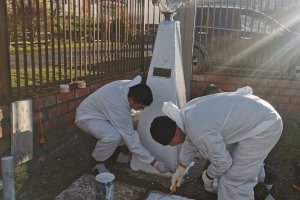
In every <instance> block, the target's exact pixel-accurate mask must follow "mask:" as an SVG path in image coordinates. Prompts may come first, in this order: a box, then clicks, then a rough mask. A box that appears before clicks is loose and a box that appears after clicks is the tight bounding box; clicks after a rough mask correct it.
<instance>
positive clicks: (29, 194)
mask: <svg viewBox="0 0 300 200" xmlns="http://www.w3.org/2000/svg"><path fill="white" fill-rule="evenodd" d="M284 127H285V128H284V133H283V136H282V137H281V139H280V141H279V143H278V144H277V146H276V147H275V149H273V151H272V152H271V154H270V156H269V157H268V158H267V160H266V163H267V164H268V165H269V166H271V167H272V168H274V169H276V170H277V171H278V174H279V176H278V178H277V181H276V182H275V186H274V190H273V195H274V196H275V198H276V199H278V200H295V199H300V192H296V191H294V190H293V189H292V188H291V185H292V184H293V183H294V182H295V168H294V163H295V161H297V159H300V128H299V125H298V124H297V123H295V122H286V123H285V124H284ZM75 135H76V137H75V138H76V139H75V140H74V142H73V144H72V145H70V146H68V147H65V148H64V149H63V152H60V153H59V154H58V155H57V156H53V158H52V159H50V160H48V159H47V161H43V162H42V163H40V164H39V167H35V168H34V170H31V169H26V167H24V166H23V167H18V168H17V169H16V173H17V174H18V176H17V177H16V184H17V186H16V187H17V196H18V197H17V199H20V200H47V199H54V198H55V196H57V195H58V194H60V193H61V192H62V191H63V190H65V189H66V188H68V187H69V186H70V185H71V184H72V183H73V182H74V181H75V180H76V179H78V178H79V177H81V176H82V175H83V174H85V173H91V169H92V168H93V167H94V165H95V163H94V162H93V161H91V160H92V159H91V152H92V150H93V147H94V144H95V140H94V139H91V138H90V137H89V136H87V135H86V134H84V133H82V132H80V131H78V132H77V133H76V134H75ZM117 153H118V152H115V154H114V155H113V156H112V158H110V159H109V160H108V161H106V162H105V166H106V167H107V168H108V169H109V171H111V172H112V173H114V174H115V176H116V181H117V182H118V183H120V184H128V185H130V186H132V187H133V188H134V187H137V188H142V190H140V192H139V193H138V195H134V194H133V196H131V197H129V198H128V197H124V199H145V198H146V197H147V195H148V194H149V192H151V191H161V192H165V193H168V192H169V187H170V178H169V177H162V176H158V175H152V174H146V173H143V172H136V171H132V170H131V169H130V166H129V165H127V164H119V163H116V162H115V158H116V155H117ZM28 171H30V173H28ZM189 176H190V177H191V178H187V179H186V180H185V182H184V184H183V185H182V186H181V187H180V188H178V190H177V192H176V194H177V195H180V196H185V197H187V198H193V199H199V200H215V199H217V198H216V195H215V194H211V193H208V192H206V191H205V190H204V189H203V186H202V185H203V183H202V181H201V178H200V177H201V174H200V173H199V172H196V171H191V174H190V175H189Z"/></svg>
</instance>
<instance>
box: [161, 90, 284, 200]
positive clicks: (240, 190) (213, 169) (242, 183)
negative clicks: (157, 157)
mask: <svg viewBox="0 0 300 200" xmlns="http://www.w3.org/2000/svg"><path fill="white" fill-rule="evenodd" d="M248 88H249V87H248ZM250 89H251V88H250ZM164 107H165V108H163V112H164V110H167V112H164V113H165V114H167V115H168V116H169V117H170V118H172V119H173V120H175V121H176V123H177V125H178V124H179V127H181V129H182V130H183V131H184V132H185V133H186V139H185V141H184V143H183V145H182V148H181V152H180V162H181V163H182V164H183V165H185V166H188V165H189V164H190V162H191V161H192V160H193V157H194V155H195V153H196V152H198V151H200V152H201V153H202V154H203V155H204V156H205V157H206V158H207V159H209V160H210V162H211V164H210V165H209V167H208V169H207V173H208V175H209V176H210V177H213V178H214V179H217V180H218V181H219V182H218V199H219V200H249V199H254V192H253V187H254V186H255V184H256V183H257V176H258V173H259V171H260V168H261V166H262V164H263V162H264V160H265V158H266V157H267V155H268V153H269V152H270V151H271V149H272V148H273V147H274V145H275V144H276V143H277V141H278V140H279V138H280V136H281V133H282V120H281V117H280V115H279V114H278V113H277V112H276V110H275V109H274V108H273V107H272V106H271V105H270V104H269V103H268V102H266V101H264V100H262V99H260V98H259V97H257V96H254V95H252V94H249V93H247V92H245V93H243V92H224V93H218V94H213V95H208V96H204V97H199V98H196V99H194V100H192V101H190V102H188V103H187V104H186V105H185V106H184V107H183V108H182V109H181V110H179V115H178V114H176V112H174V110H173V112H168V110H169V109H168V108H167V107H168V106H167V105H164ZM169 111H170V110H169ZM176 115H177V117H176ZM178 116H180V117H178ZM180 121H181V122H180ZM227 145H231V146H232V145H233V146H234V148H233V149H232V151H230V152H229V150H227V148H226V146H227Z"/></svg>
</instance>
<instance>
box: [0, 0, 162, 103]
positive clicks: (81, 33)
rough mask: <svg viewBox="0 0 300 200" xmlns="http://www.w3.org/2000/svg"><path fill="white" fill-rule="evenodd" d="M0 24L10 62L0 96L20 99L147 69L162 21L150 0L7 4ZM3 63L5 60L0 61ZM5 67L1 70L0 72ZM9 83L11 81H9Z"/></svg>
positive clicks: (35, 0)
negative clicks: (61, 85)
mask: <svg viewBox="0 0 300 200" xmlns="http://www.w3.org/2000/svg"><path fill="white" fill-rule="evenodd" d="M1 4H2V5H3V8H0V9H1V11H3V12H4V13H5V15H3V16H1V19H0V21H1V22H6V23H5V24H3V25H1V26H2V28H3V26H5V27H4V29H6V30H7V32H4V33H3V34H2V36H3V37H2V38H1V37H0V40H2V41H4V44H6V45H7V52H8V55H9V62H7V65H5V66H4V67H5V68H7V71H6V73H7V74H1V75H0V77H1V82H2V84H1V85H0V88H1V90H2V92H0V96H1V97H2V98H3V97H5V98H14V97H17V98H21V97H22V96H30V95H33V94H34V93H40V92H47V91H49V90H53V88H55V87H57V86H58V85H59V84H60V83H72V82H73V81H77V80H83V79H84V80H86V81H91V80H93V79H101V78H104V77H106V76H113V75H116V74H120V73H126V72H129V71H133V70H143V69H144V68H145V67H147V66H148V65H149V61H150V58H151V55H152V48H153V43H154V40H155V32H156V29H157V24H158V23H159V20H160V16H159V12H158V7H153V5H152V1H148V0H5V1H4V2H1ZM1 59H5V58H3V55H2V56H1ZM1 67H2V66H1ZM5 77H9V78H5Z"/></svg>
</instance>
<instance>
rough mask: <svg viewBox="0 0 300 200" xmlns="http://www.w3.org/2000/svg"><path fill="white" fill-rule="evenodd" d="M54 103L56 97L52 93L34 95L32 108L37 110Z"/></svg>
mask: <svg viewBox="0 0 300 200" xmlns="http://www.w3.org/2000/svg"><path fill="white" fill-rule="evenodd" d="M55 104H56V97H55V96H54V95H51V96H42V97H35V98H34V99H33V108H34V110H39V109H42V108H46V107H49V106H53V105H55Z"/></svg>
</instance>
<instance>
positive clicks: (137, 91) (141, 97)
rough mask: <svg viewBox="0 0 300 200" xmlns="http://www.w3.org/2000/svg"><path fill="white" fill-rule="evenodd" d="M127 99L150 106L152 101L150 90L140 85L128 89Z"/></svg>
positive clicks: (144, 85)
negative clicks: (130, 98)
mask: <svg viewBox="0 0 300 200" xmlns="http://www.w3.org/2000/svg"><path fill="white" fill-rule="evenodd" d="M128 97H132V98H134V99H135V101H136V102H137V103H141V104H144V105H145V106H150V104H151V103H152V101H153V96H152V92H151V89H150V87H149V86H148V85H146V84H143V83H140V84H138V85H135V86H132V87H130V88H129V92H128Z"/></svg>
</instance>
